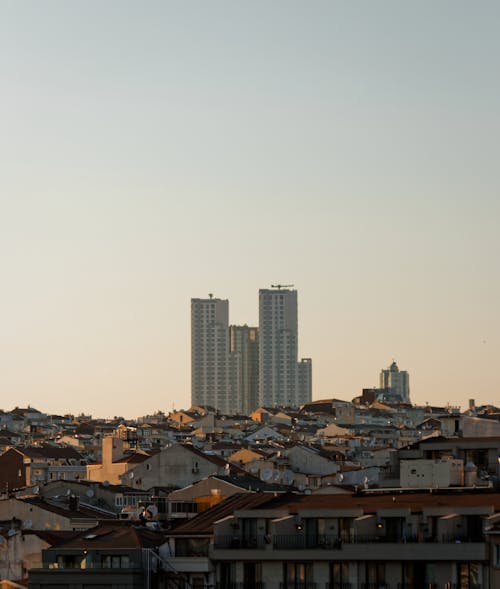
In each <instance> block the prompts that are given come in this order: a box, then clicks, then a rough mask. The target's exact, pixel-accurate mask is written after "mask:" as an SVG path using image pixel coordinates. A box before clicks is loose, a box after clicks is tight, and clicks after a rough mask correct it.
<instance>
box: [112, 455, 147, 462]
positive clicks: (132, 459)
mask: <svg viewBox="0 0 500 589" xmlns="http://www.w3.org/2000/svg"><path fill="white" fill-rule="evenodd" d="M148 458H151V455H150V454H145V453H144V452H134V453H133V454H128V455H125V456H123V457H122V458H120V459H119V460H114V461H113V464H123V463H127V464H137V463H140V462H144V461H145V460H147V459H148Z"/></svg>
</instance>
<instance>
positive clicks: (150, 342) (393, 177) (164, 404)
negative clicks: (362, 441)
mask: <svg viewBox="0 0 500 589" xmlns="http://www.w3.org/2000/svg"><path fill="white" fill-rule="evenodd" d="M499 25H500V5H499V4H498V2H494V1H487V0H485V1H479V2H474V3H471V2H468V1H464V0H441V1H439V2H436V1H435V0H420V1H419V2H401V1H400V0H384V1H382V2H372V1H371V0H370V1H368V0H364V1H362V0H360V1H359V2H348V1H334V0H328V1H323V0H315V1H313V2H303V1H296V0H273V2H268V1H263V0H256V1H252V2H244V1H241V0H237V1H234V0H227V1H222V0H213V1H210V2H207V1H206V0H198V1H194V0H186V1H184V0H183V1H182V2H172V1H168V0H162V1H155V0H146V1H144V2H138V1H135V2H131V1H128V0H120V1H117V0H106V1H105V2H102V1H101V0H86V1H83V0H75V1H73V2H65V1H63V0H44V1H43V2H40V0H25V1H23V2H18V0H1V1H0V125H1V126H0V129H1V133H0V272H1V274H0V276H1V278H0V408H2V409H4V410H10V409H12V408H13V407H15V406H26V405H28V404H29V405H31V406H34V407H36V408H38V409H40V410H42V411H45V412H52V413H67V412H71V413H80V412H84V413H90V414H92V415H94V416H96V417H98V416H99V417H112V416H115V415H120V416H125V417H135V416H139V415H145V414H148V413H152V412H154V411H157V410H162V411H170V410H172V408H173V407H175V408H187V407H189V405H190V299H191V297H206V296H207V295H208V293H214V295H215V296H218V297H220V298H225V299H226V298H227V299H229V304H230V321H231V323H235V324H243V323H247V324H249V325H253V324H257V321H258V290H259V288H268V287H269V286H270V285H271V284H276V283H282V284H294V286H295V288H296V289H297V291H298V299H299V354H300V356H301V357H311V358H312V359H313V398H314V399H323V398H331V397H336V398H341V399H346V400H351V399H352V398H353V397H355V396H357V395H359V394H360V392H361V389H362V388H363V387H371V386H374V385H377V384H378V378H379V373H380V370H381V369H382V368H385V367H387V366H389V364H390V363H391V362H392V360H393V359H395V360H396V361H397V363H398V365H399V367H400V369H404V370H407V371H408V372H409V374H410V393H411V399H412V401H413V402H414V403H417V404H425V403H430V404H434V405H439V404H441V405H445V404H447V403H450V404H451V405H460V406H462V408H463V409H465V408H466V407H467V405H468V399H470V398H474V399H476V403H477V404H486V403H493V404H494V403H496V404H497V405H499V404H500V377H499V368H498V366H499V362H498V360H499V358H500V311H499V305H500V276H499V268H500V264H499V260H498V259H499V254H500V232H499V229H498V227H499V218H500V179H499V169H500V166H499V137H500V99H499V98H500V77H499V76H498V72H499V71H500V36H499V35H498V29H499Z"/></svg>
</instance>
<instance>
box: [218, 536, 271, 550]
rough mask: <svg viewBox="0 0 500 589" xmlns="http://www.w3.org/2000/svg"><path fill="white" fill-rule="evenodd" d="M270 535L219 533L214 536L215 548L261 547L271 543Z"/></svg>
mask: <svg viewBox="0 0 500 589" xmlns="http://www.w3.org/2000/svg"><path fill="white" fill-rule="evenodd" d="M271 541H272V540H271V537H270V536H262V535H260V536H248V537H247V536H234V535H233V536H231V535H222V536H221V535H219V536H215V538H214V546H215V548H247V549H255V548H257V549H262V548H264V547H265V546H266V545H267V544H270V543H271Z"/></svg>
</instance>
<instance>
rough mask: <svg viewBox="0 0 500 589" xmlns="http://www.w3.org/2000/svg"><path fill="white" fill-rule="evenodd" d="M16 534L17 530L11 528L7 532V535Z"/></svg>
mask: <svg viewBox="0 0 500 589" xmlns="http://www.w3.org/2000/svg"><path fill="white" fill-rule="evenodd" d="M16 534H17V530H13V529H12V528H11V529H10V530H9V531H8V532H7V536H9V537H10V536H15V535H16Z"/></svg>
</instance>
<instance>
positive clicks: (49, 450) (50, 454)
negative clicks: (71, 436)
mask: <svg viewBox="0 0 500 589" xmlns="http://www.w3.org/2000/svg"><path fill="white" fill-rule="evenodd" d="M16 450H18V451H19V452H21V453H22V454H24V455H25V456H28V457H29V458H32V459H33V458H54V459H60V458H64V459H66V460H67V459H70V458H74V459H75V460H83V456H82V455H81V454H80V452H77V451H76V450H75V449H74V448H72V447H71V446H52V445H51V444H43V445H42V446H17V447H16Z"/></svg>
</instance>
